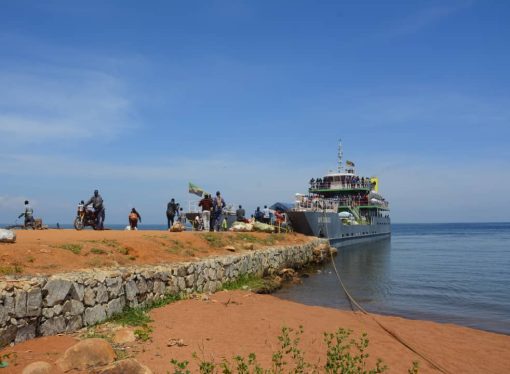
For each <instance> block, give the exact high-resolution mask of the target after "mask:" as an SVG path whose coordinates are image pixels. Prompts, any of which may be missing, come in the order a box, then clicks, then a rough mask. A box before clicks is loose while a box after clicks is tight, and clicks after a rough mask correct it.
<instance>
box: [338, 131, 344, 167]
mask: <svg viewBox="0 0 510 374" xmlns="http://www.w3.org/2000/svg"><path fill="white" fill-rule="evenodd" d="M343 155H344V151H343V149H342V139H339V140H338V172H339V173H341V172H342V157H343Z"/></svg>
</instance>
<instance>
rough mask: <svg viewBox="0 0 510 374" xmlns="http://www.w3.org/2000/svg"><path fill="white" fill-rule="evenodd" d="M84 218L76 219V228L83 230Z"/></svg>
mask: <svg viewBox="0 0 510 374" xmlns="http://www.w3.org/2000/svg"><path fill="white" fill-rule="evenodd" d="M83 226H84V225H83V220H82V219H81V218H80V217H76V218H75V219H74V228H75V229H76V230H78V231H80V230H83Z"/></svg>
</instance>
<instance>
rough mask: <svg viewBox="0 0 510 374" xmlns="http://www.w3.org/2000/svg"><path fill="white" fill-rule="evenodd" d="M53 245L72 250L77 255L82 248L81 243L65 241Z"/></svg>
mask: <svg viewBox="0 0 510 374" xmlns="http://www.w3.org/2000/svg"><path fill="white" fill-rule="evenodd" d="M53 247H54V248H60V249H65V250H66V251H71V252H73V253H74V254H75V255H79V254H80V252H81V250H82V248H83V245H81V244H75V243H66V244H60V245H57V246H53Z"/></svg>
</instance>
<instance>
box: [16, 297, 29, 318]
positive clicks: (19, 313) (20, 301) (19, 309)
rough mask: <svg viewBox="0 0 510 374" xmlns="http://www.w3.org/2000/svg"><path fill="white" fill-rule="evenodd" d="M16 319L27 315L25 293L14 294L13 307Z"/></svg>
mask: <svg viewBox="0 0 510 374" xmlns="http://www.w3.org/2000/svg"><path fill="white" fill-rule="evenodd" d="M14 312H15V314H16V317H18V318H20V317H25V316H26V315H27V293H26V292H25V291H18V292H17V293H16V304H15V306H14Z"/></svg>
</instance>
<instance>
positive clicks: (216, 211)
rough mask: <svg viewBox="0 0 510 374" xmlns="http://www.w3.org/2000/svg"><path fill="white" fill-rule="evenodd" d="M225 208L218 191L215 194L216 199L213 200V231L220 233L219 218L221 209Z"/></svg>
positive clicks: (221, 214) (221, 213) (221, 212)
mask: <svg viewBox="0 0 510 374" xmlns="http://www.w3.org/2000/svg"><path fill="white" fill-rule="evenodd" d="M225 206H226V204H225V200H223V197H221V193H220V191H218V192H216V197H215V198H214V200H213V216H214V231H220V227H221V221H222V219H221V218H222V216H223V208H225Z"/></svg>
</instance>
